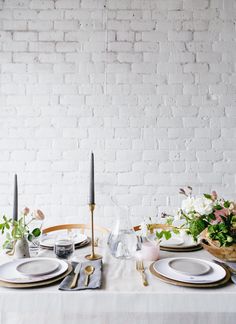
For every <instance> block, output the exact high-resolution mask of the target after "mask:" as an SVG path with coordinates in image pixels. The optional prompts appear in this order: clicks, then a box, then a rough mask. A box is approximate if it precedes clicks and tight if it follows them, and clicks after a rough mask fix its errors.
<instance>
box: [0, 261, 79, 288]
mask: <svg viewBox="0 0 236 324" xmlns="http://www.w3.org/2000/svg"><path fill="white" fill-rule="evenodd" d="M72 270H73V267H72V265H71V264H68V268H67V270H66V271H65V272H64V273H62V274H61V275H59V276H57V277H55V278H51V279H48V280H44V281H39V282H32V283H11V282H7V281H2V280H0V287H5V288H17V289H19V288H37V287H41V286H49V285H51V284H53V283H56V282H57V281H59V280H62V279H64V278H65V277H66V276H67V275H69V274H70V273H71V271H72Z"/></svg>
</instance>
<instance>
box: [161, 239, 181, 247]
mask: <svg viewBox="0 0 236 324" xmlns="http://www.w3.org/2000/svg"><path fill="white" fill-rule="evenodd" d="M183 244H184V240H183V239H182V238H181V237H171V238H170V239H169V240H163V241H161V243H160V246H163V247H179V246H181V247H182V245H183Z"/></svg>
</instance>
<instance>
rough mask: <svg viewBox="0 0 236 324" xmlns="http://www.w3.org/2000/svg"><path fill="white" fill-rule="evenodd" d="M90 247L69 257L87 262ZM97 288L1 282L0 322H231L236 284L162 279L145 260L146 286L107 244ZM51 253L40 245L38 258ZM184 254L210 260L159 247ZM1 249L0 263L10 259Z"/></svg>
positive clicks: (235, 316)
mask: <svg viewBox="0 0 236 324" xmlns="http://www.w3.org/2000/svg"><path fill="white" fill-rule="evenodd" d="M89 249H90V247H84V248H80V249H77V250H75V252H74V255H73V259H74V260H75V261H76V260H77V261H83V260H84V261H85V259H84V256H85V255H86V254H87V253H88V251H89ZM97 251H98V252H99V253H100V254H102V255H103V274H102V278H103V282H102V287H101V288H100V289H93V290H81V291H61V290H59V289H58V286H59V283H55V284H53V285H50V286H46V287H40V288H27V289H14V288H5V287H0V324H28V323H30V324H32V323H34V324H48V323H55V324H61V323H70V324H78V323H83V324H121V323H122V324H126V323H127V324H149V323H150V324H154V323H155V324H173V323H181V324H198V323H207V324H213V323H214V324H222V323H225V324H226V323H227V324H235V323H236V306H235V301H236V286H235V285H234V284H233V283H232V282H231V281H230V282H228V283H227V284H226V285H225V286H222V287H217V288H188V287H181V286H175V285H171V284H167V283H165V282H162V281H161V280H160V279H158V278H157V277H155V276H153V275H152V274H151V273H150V271H149V266H150V264H151V262H147V261H146V262H144V265H145V272H146V275H147V280H148V286H146V287H145V286H144V285H143V283H142V279H141V275H140V273H139V272H138V271H137V270H136V267H135V260H120V259H116V258H114V257H113V256H112V255H111V254H110V253H109V250H108V249H107V247H106V244H103V246H101V247H98V248H97ZM41 256H43V257H45V256H46V257H55V255H54V252H53V251H50V250H41V251H40V253H39V257H41ZM175 256H184V257H191V258H200V259H206V260H212V259H213V256H211V255H210V254H209V253H208V252H206V251H204V250H199V251H195V252H187V253H186V252H184V253H180V252H178V253H176V252H166V251H161V252H160V258H166V257H175ZM9 260H10V257H9V256H6V255H4V254H2V255H1V257H0V263H1V264H2V263H4V262H6V261H9Z"/></svg>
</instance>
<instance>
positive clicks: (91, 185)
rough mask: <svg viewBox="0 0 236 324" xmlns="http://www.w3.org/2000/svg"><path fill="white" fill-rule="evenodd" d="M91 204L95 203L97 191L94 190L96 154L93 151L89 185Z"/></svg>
mask: <svg viewBox="0 0 236 324" xmlns="http://www.w3.org/2000/svg"><path fill="white" fill-rule="evenodd" d="M89 204H90V205H94V204H95V192H94V154H93V153H91V162H90V186H89Z"/></svg>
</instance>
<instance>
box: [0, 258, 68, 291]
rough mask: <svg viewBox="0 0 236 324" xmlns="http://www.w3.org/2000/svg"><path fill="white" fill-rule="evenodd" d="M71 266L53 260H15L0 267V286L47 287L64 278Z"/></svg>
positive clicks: (61, 261)
mask: <svg viewBox="0 0 236 324" xmlns="http://www.w3.org/2000/svg"><path fill="white" fill-rule="evenodd" d="M70 271H71V266H70V265H69V264H68V263H67V262H65V261H63V260H59V259H55V258H35V259H32V258H26V259H15V260H13V261H10V262H7V263H4V264H2V265H1V266H0V286H6V287H13V288H28V287H37V286H43V285H48V284H50V283H53V282H56V281H58V280H60V279H62V278H64V277H65V276H66V275H67V274H69V273H70Z"/></svg>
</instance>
